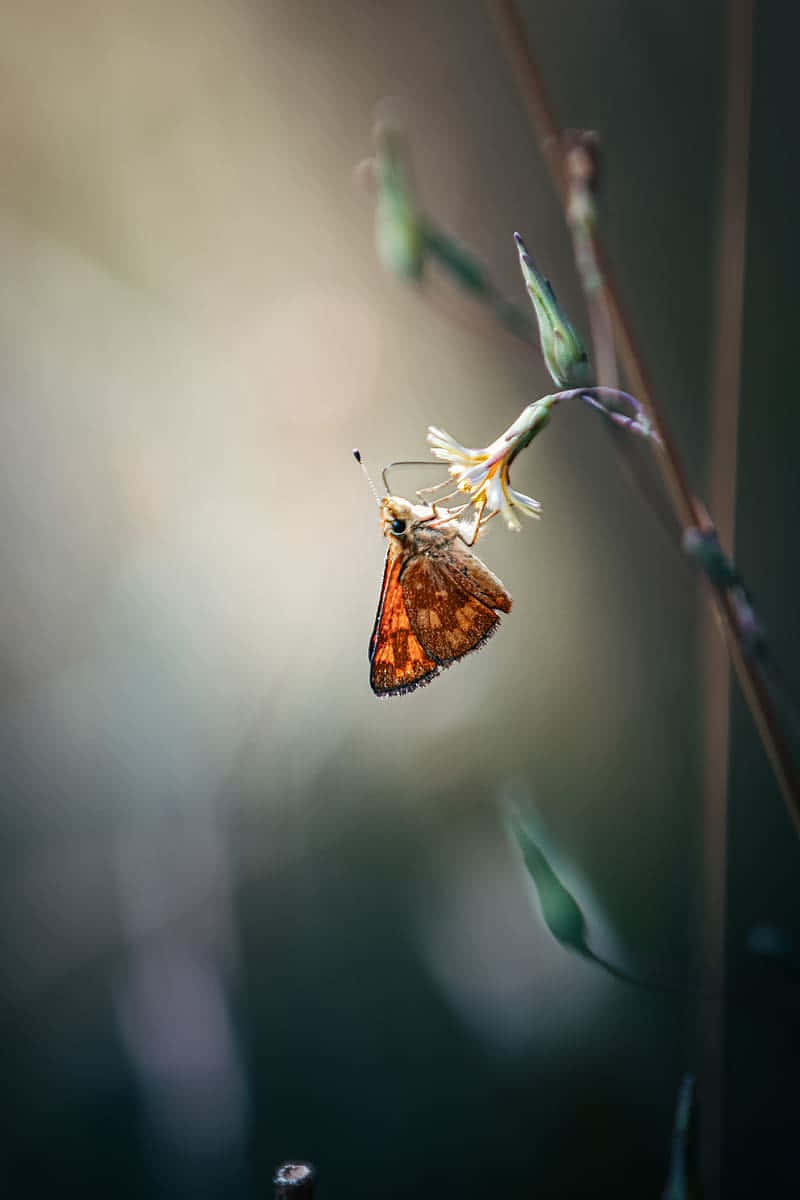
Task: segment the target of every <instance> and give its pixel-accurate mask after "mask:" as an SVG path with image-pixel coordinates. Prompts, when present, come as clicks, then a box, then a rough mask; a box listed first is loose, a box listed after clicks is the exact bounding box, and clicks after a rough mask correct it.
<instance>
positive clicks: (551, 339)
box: [514, 233, 594, 388]
mask: <svg viewBox="0 0 800 1200" xmlns="http://www.w3.org/2000/svg"><path fill="white" fill-rule="evenodd" d="M514 241H515V242H516V243H517V250H518V251H519V262H520V267H521V268H522V276H523V278H524V280H525V286H526V287H527V289H528V295H529V296H530V298H531V303H532V305H533V310H534V312H535V313H536V320H537V321H538V322H539V339H540V341H541V345H542V355H543V356H544V361H545V364H546V366H547V369H548V371H549V372H550V374H551V376H552V377H553V379H554V381H555V383H556V384H557V385H558V387H560V388H580V387H590V386H591V384H592V383H593V382H594V379H593V376H592V368H591V366H590V364H589V359H588V356H587V354H586V351H585V350H584V348H583V342H582V341H581V339H580V338H579V337H578V334H577V333H576V332H575V329H574V327H573V326H572V324H571V323H570V321H569V320H568V318H567V316H566V315H565V314H564V313H563V312H562V310H561V308H560V307H559V304H558V301H557V300H556V296H555V292H554V291H553V289H552V287H551V286H550V282H549V280H547V279H545V278H544V276H543V275H541V274H540V273H539V270H538V269H537V267H536V263H535V262H534V261H533V259H532V258H531V256H530V254H528V251H527V250H526V249H525V243H524V242H523V240H522V238H521V237H520V235H519V234H518V233H515V234H514Z"/></svg>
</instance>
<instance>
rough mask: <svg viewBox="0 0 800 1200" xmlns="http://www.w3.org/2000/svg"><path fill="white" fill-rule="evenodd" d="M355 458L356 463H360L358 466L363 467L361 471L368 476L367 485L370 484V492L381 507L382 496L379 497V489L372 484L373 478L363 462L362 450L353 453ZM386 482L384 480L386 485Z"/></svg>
mask: <svg viewBox="0 0 800 1200" xmlns="http://www.w3.org/2000/svg"><path fill="white" fill-rule="evenodd" d="M353 458H354V459H355V460H356V462H357V463H358V465H359V466H360V467H361V470H362V471H363V472H364V474H365V475H366V477H367V483H368V484H369V486H370V490H371V492H372V494H373V496H374V497H375V499H376V500H377V502H378V505H380V502H381V498H380V496H379V495H378V489H377V488H376V487H375V484H374V483H373V482H372V477H371V476H370V473H369V471H368V470H367V468H366V467H365V466H364V464H363V462H362V461H361V451H360V450H354V451H353ZM385 482H386V481H385V480H384V483H385ZM386 490H387V492H388V490H389V489H388V488H387V489H386Z"/></svg>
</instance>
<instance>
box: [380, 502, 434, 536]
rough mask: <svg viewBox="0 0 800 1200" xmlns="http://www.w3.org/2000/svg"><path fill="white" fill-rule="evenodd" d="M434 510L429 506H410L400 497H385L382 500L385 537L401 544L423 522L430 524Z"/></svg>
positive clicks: (382, 523) (382, 522)
mask: <svg viewBox="0 0 800 1200" xmlns="http://www.w3.org/2000/svg"><path fill="white" fill-rule="evenodd" d="M432 516H433V510H432V509H431V508H429V507H428V505H427V504H410V503H409V501H408V500H403V499H402V498H401V497H400V496H384V497H383V499H382V500H381V525H382V527H383V533H384V537H392V538H395V539H396V540H397V541H398V542H400V543H401V544H402V543H403V541H404V539H406V538H407V537H408V535H409V534H411V533H412V532H413V531H414V530H415V529H416V528H417V526H418V525H419V524H420V522H421V521H425V522H428V521H430V519H431V517H432Z"/></svg>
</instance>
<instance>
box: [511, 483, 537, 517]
mask: <svg viewBox="0 0 800 1200" xmlns="http://www.w3.org/2000/svg"><path fill="white" fill-rule="evenodd" d="M508 495H509V499H510V500H511V502H512V504H515V505H517V506H518V507H519V508H521V509H522V511H523V512H524V513H525V515H526V517H535V518H537V519H538V518H539V517H540V516H541V512H542V506H541V504H540V503H539V501H538V500H534V498H533V496H526V495H525V494H524V493H523V492H518V491H516V490H515V489H514V488H512V487H511V485H510V484H509V485H508Z"/></svg>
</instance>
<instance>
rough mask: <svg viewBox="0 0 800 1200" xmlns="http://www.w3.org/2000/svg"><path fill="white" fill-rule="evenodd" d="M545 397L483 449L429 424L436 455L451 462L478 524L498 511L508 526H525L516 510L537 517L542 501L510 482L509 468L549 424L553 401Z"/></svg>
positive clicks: (518, 527)
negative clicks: (465, 442) (475, 511)
mask: <svg viewBox="0 0 800 1200" xmlns="http://www.w3.org/2000/svg"><path fill="white" fill-rule="evenodd" d="M549 400H550V397H545V400H544V401H537V402H536V403H535V404H530V405H528V407H527V408H526V409H525V411H524V412H523V413H521V415H520V416H519V417H518V418H517V420H516V421H515V422H514V424H513V425H511V426H510V427H509V428H508V429H507V430H506V432H505V433H503V434H501V435H500V437H499V438H498V439H497V440H496V441H494V442H492V444H491V445H490V446H487V447H486V448H485V449H482V450H470V449H468V447H466V446H462V445H461V443H460V442H457V441H456V440H455V438H452V437H451V436H450V434H449V433H445V431H444V430H443V429H437V428H435V426H433V425H432V426H430V428H429V429H428V441H429V443H430V446H431V452H432V453H433V454H434V455H435V457H436V458H441V459H443V460H444V461H445V462H447V463H449V464H450V466H449V468H448V470H449V472H450V474H451V475H452V477H453V479H454V480H455V484H456V487H457V488H458V490H459V491H460V492H466V493H467V494H468V496H469V500H468V501H467V502H466V504H465V506H464V508H465V509H466V508H468V507H470V506H473V505H474V506H475V507H476V508H477V510H478V524H479V525H483V524H485V523H486V522H487V521H489V520H491V518H492V517H494V516H496V515H497V514H498V513H502V515H503V519H504V520H505V523H506V525H507V526H508V528H509V529H515V530H519V529H521V528H522V526H521V525H520V522H519V521H518V519H517V510H519V511H520V512H523V513H524V514H525V516H527V517H538V516H539V515H540V513H541V508H542V506H541V504H540V503H539V501H538V500H534V499H533V497H532V496H525V495H523V493H522V492H518V491H516V490H515V489H514V488H513V487H512V486H511V480H510V479H509V474H508V472H509V468H510V466H511V464H512V462H513V461H514V459H515V458H516V456H517V454H519V452H520V450H523V449H524V448H525V446H527V445H528V443H529V442H530V441H531V439H532V438H534V437H535V436H536V434H537V433H539V432H540V430H542V429H543V428H544V426H545V425H546V424H547V421H548V419H549V416H550V404H549V403H547V401H549Z"/></svg>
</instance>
